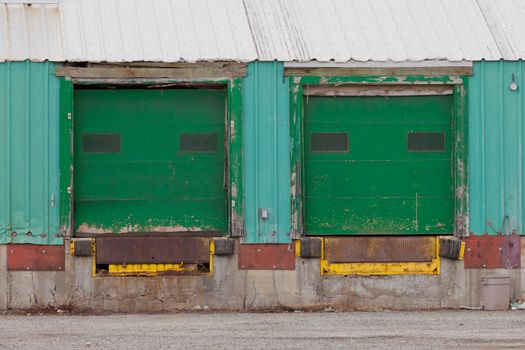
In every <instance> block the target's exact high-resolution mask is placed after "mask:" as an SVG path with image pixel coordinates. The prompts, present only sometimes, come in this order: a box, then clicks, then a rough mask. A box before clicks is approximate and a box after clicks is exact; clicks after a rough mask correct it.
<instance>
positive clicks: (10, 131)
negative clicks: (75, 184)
mask: <svg viewBox="0 0 525 350" xmlns="http://www.w3.org/2000/svg"><path fill="white" fill-rule="evenodd" d="M54 69H55V67H54V65H53V64H51V63H47V62H46V63H30V62H16V63H2V64H0V84H1V85H0V164H2V165H3V166H2V167H1V168H0V243H9V242H13V243H38V244H59V243H61V242H62V239H61V238H58V237H56V236H55V235H56V234H57V233H58V229H59V228H58V206H59V202H58V200H59V149H58V146H59V145H58V140H59V135H58V133H59V130H58V126H59V125H58V122H59V118H58V114H59V98H60V96H59V80H58V78H57V77H56V76H55V75H54ZM53 197H54V203H52V198H53ZM13 232H15V233H16V235H13V234H12V233H13ZM28 232H30V233H31V235H29V234H28Z"/></svg>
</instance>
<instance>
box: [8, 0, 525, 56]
mask: <svg viewBox="0 0 525 350" xmlns="http://www.w3.org/2000/svg"><path fill="white" fill-rule="evenodd" d="M55 1H56V2H57V3H56V4H50V2H53V0H32V1H31V0H27V1H25V0H4V2H2V0H0V61H6V60H8V61H20V60H26V59H29V60H32V61H43V60H50V61H81V62H82V61H83V62H132V61H135V62H137V61H149V62H181V61H182V62H184V61H185V62H195V61H222V60H225V61H243V62H248V61H253V60H256V59H259V60H263V61H269V60H281V61H289V62H309V61H320V62H420V61H436V60H442V61H465V60H467V61H474V60H481V59H485V60H499V59H501V58H504V59H509V60H514V59H525V35H524V34H523V33H525V0H55ZM5 2H8V3H5ZM22 2H30V3H31V4H30V5H29V4H22Z"/></svg>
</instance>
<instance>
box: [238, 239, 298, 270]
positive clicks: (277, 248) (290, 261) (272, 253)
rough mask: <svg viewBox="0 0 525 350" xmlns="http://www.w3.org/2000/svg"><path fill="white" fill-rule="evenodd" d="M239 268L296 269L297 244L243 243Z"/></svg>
mask: <svg viewBox="0 0 525 350" xmlns="http://www.w3.org/2000/svg"><path fill="white" fill-rule="evenodd" d="M238 264H239V270H295V244H241V245H240V246H239V260H238Z"/></svg>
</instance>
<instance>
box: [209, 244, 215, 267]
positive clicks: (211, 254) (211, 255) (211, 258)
mask: <svg viewBox="0 0 525 350" xmlns="http://www.w3.org/2000/svg"><path fill="white" fill-rule="evenodd" d="M214 255H215V242H214V241H213V238H210V272H209V274H210V275H213V256H214Z"/></svg>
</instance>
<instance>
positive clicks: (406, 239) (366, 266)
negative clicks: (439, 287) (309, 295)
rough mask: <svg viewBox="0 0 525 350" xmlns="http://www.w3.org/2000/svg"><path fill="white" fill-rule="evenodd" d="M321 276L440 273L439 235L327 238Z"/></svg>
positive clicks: (324, 242)
mask: <svg viewBox="0 0 525 350" xmlns="http://www.w3.org/2000/svg"><path fill="white" fill-rule="evenodd" d="M321 240H322V256H321V274H326V275H411V274H439V271H440V257H439V255H438V252H439V239H438V237H437V236H401V237H400V236H397V237H392V236H371V237H363V236H361V237H355V236H353V237H324V238H321Z"/></svg>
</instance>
